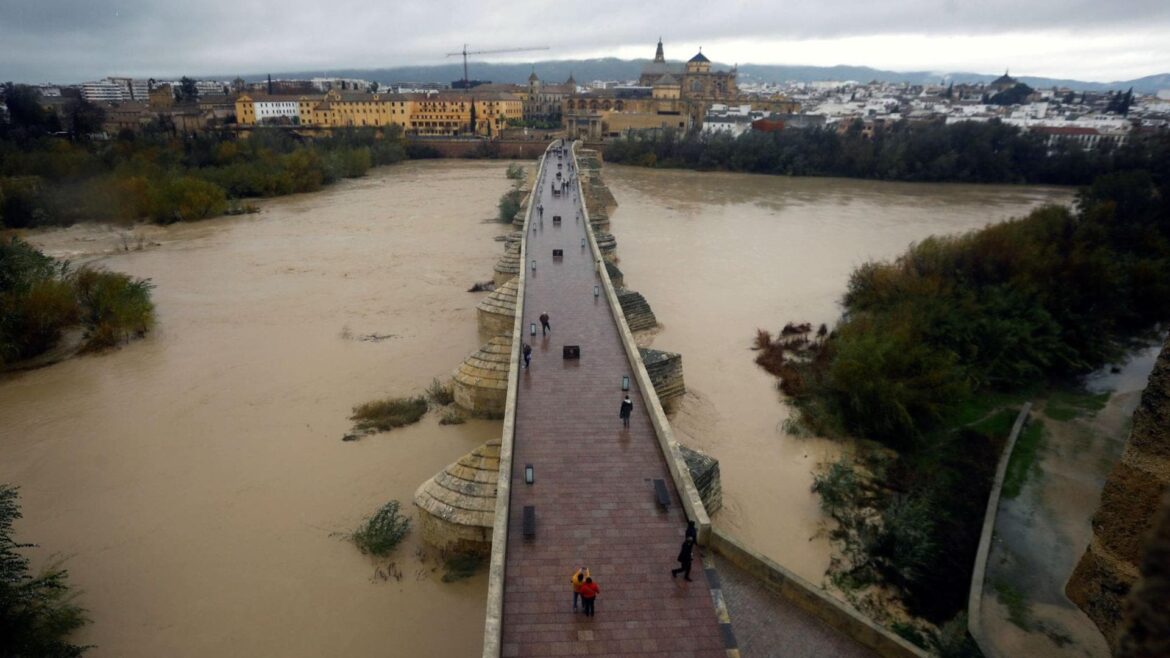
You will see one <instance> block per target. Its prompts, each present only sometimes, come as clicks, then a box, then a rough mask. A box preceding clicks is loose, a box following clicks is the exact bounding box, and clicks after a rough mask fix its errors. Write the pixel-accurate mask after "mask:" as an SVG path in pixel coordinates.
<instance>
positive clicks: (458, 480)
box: [414, 439, 500, 555]
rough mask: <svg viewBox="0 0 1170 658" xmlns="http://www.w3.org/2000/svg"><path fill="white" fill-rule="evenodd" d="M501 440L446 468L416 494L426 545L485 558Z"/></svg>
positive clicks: (488, 548)
mask: <svg viewBox="0 0 1170 658" xmlns="http://www.w3.org/2000/svg"><path fill="white" fill-rule="evenodd" d="M499 476H500V439H492V440H491V441H488V442H487V443H485V444H483V445H481V446H480V447H478V448H476V449H475V450H472V451H471V452H469V453H467V454H466V455H464V456H463V457H460V458H459V460H458V461H456V462H454V463H453V464H450V465H448V466H447V468H445V469H443V470H442V471H440V472H439V473H437V474H436V475H435V476H434V477H433V478H431V479H429V480H427V481H426V482H424V483H422V485H421V486H420V487H419V488H418V490H416V491H415V492H414V505H415V507H416V508H418V525H419V532H420V533H421V535H422V538H423V541H425V542H427V543H428V544H430V545H431V546H434V547H436V548H438V549H440V550H443V551H453V552H459V553H475V554H478V555H487V554H488V553H490V552H491V546H492V525H493V523H494V522H495V509H496V482H497V480H499Z"/></svg>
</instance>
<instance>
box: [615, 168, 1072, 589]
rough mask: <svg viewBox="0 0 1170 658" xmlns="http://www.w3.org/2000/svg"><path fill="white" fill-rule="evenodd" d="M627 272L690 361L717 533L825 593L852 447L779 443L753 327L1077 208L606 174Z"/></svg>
mask: <svg viewBox="0 0 1170 658" xmlns="http://www.w3.org/2000/svg"><path fill="white" fill-rule="evenodd" d="M604 175H605V177H606V180H607V181H608V183H609V185H610V188H611V190H612V192H613V193H614V196H615V197H616V198H617V200H618V203H619V207H618V210H617V211H616V212H615V213H614V215H613V225H612V230H613V233H614V235H616V236H617V241H618V254H619V255H620V256H621V262H620V263H618V267H620V268H621V270H622V272H623V274H624V275H625V283H626V286H627V287H629V288H631V289H633V290H637V291H639V292H641V293H642V294H643V295H645V297H646V300H647V301H648V302H650V305H651V306H652V307H653V309H654V312H655V315H656V316H657V318H658V321H659V323H660V324H661V325H662V327H661V330H660V331H659V333H658V334H657V335H656V336H654V339H653V346H654V347H655V348H657V349H663V350H668V351H672V352H680V353H681V354H682V355H683V371H684V377H685V379H686V383H687V389H688V394H687V396H686V397H685V398H684V399H683V400H682V402H681V403H680V404H679V405H678V408H677V409H676V410H675V412H674V413H672V414H671V421H672V423H671V424H672V426H673V428H674V430H675V434H676V435H677V437H678V439H679V440H680V441H682V442H683V443H685V444H687V445H690V446H691V447H694V448H698V449H700V450H703V451H704V452H707V453H709V454H711V455H712V456H714V457H716V458H717V459H718V460H719V462H720V471H721V474H722V481H723V505H724V509H723V510H722V511H720V512H718V513H717V514H715V516H714V518H713V523H714V524H715V525H716V526H717V527H720V528H722V529H723V530H725V531H727V532H728V533H729V534H731V535H733V536H735V537H738V538H740V539H742V540H743V541H744V542H746V543H747V545H748V546H751V547H752V548H754V549H756V550H758V551H760V552H761V553H763V554H765V555H767V556H768V557H770V558H772V559H774V560H776V561H777V562H779V563H780V564H782V565H784V566H786V567H788V568H789V569H792V570H793V571H795V572H796V573H798V574H800V575H801V576H803V577H804V578H806V579H808V580H810V581H812V582H814V583H820V582H821V581H822V580H823V576H824V572H825V569H826V567H828V564H829V558H830V556H831V550H830V546H829V544H828V540H827V538H826V536H825V534H826V533H825V529H824V527H823V521H824V517H823V516H822V514H821V512H820V508H819V506H818V499H817V498H816V496H814V495H812V494H811V493H810V491H809V487H810V486H811V485H812V472H813V469H815V468H816V467H817V465H818V464H820V463H824V462H827V461H832V460H835V459H836V458H837V457H838V456H840V455H841V454H842V452H843V450H845V449H846V448H845V447H844V446H842V445H840V444H837V443H833V442H830V441H827V440H823V439H817V438H801V437H793V436H790V435H789V434H788V433H787V432H785V431H784V421H785V420H786V419H787V418H788V415H789V414H788V409H787V408H786V407H785V406H784V405H783V404H781V402H780V400H781V396H780V393H779V391H777V390H776V379H775V378H774V377H772V376H771V375H769V374H768V373H766V372H764V371H763V370H762V369H761V368H759V367H758V366H756V365H755V363H754V358H755V352H752V351H751V350H750V347H751V343H752V340H753V339H754V338H755V332H756V329H757V328H762V329H769V330H771V332H772V334H773V335H776V334H778V333H779V330H780V328H781V327H782V326H784V323H785V322H787V321H789V320H792V321H797V322H805V321H807V322H812V323H813V326H814V327H815V326H817V325H819V324H820V323H822V322H824V323H828V324H829V326H830V327H831V326H832V323H833V322H834V321H835V320H836V318H837V317H838V316H839V315H840V307H839V306H838V303H837V302H838V300H839V299H840V298H841V295H842V293H843V292H844V291H845V286H846V283H847V282H848V278H849V272H850V271H851V270H852V269H853V268H854V267H856V266H857V265H860V264H862V263H864V262H866V261H867V260H870V259H883V258H892V257H894V256H897V255H898V254H900V253H901V252H902V251H904V250H905V249H906V247H907V245H909V244H910V243H911V242H914V241H918V240H921V239H923V238H925V237H927V236H929V235H931V234H945V233H958V232H963V231H967V230H971V229H976V228H979V227H981V226H983V225H984V224H987V223H990V222H995V221H1000V220H1004V219H1008V218H1010V217H1014V216H1020V215H1023V214H1026V213H1027V211H1028V210H1030V209H1031V208H1033V207H1035V206H1038V205H1040V204H1043V203H1046V202H1063V201H1067V200H1068V199H1069V198H1070V197H1071V195H1070V192H1069V191H1068V190H1064V189H1046V188H1026V187H1008V186H974V185H922V184H909V183H885V182H876V181H856V180H843V179H833V178H785V177H775V176H754V175H744V174H724V173H711V172H703V173H699V172H683V171H665V170H651V169H642V168H633V167H618V166H614V165H607V166H606V168H605V171H604Z"/></svg>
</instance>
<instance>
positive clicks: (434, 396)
mask: <svg viewBox="0 0 1170 658" xmlns="http://www.w3.org/2000/svg"><path fill="white" fill-rule="evenodd" d="M427 397H429V398H430V399H431V402H432V403H433V404H436V405H438V406H440V407H445V406H447V405H449V404H451V403H452V402H454V401H455V389H454V388H453V387H452V386H451V384H444V383H443V382H441V381H439V380H438V379H432V380H431V385H430V386H428V387H427Z"/></svg>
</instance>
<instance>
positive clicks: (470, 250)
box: [0, 162, 509, 657]
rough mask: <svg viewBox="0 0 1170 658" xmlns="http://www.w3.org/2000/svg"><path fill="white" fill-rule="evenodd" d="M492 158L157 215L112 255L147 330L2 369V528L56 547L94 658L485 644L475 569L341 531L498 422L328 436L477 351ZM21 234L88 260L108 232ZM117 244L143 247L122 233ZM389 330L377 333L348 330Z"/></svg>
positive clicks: (464, 650) (406, 495)
mask: <svg viewBox="0 0 1170 658" xmlns="http://www.w3.org/2000/svg"><path fill="white" fill-rule="evenodd" d="M505 166H506V163H466V162H423V163H409V164H404V165H401V166H396V167H392V168H383V169H378V170H374V171H372V172H371V173H370V175H369V176H368V177H367V178H364V179H361V180H357V181H351V182H345V183H342V184H340V185H337V186H334V187H331V188H329V189H328V190H326V191H323V192H319V193H317V194H312V195H301V196H296V197H288V198H282V199H274V200H270V201H266V202H264V203H263V204H262V205H263V209H264V210H263V212H261V213H260V214H257V215H250V216H245V217H237V218H222V219H217V220H212V221H207V222H201V223H198V224H193V225H186V226H173V227H169V228H158V227H147V228H146V229H145V234H146V236H147V242H150V241H154V242H158V243H160V246H157V247H151V248H147V249H146V250H144V251H141V252H131V253H127V254H122V255H114V256H110V257H107V258H104V259H103V260H102V263H103V264H105V265H107V266H108V267H110V268H111V269H115V270H119V271H123V272H127V273H130V274H133V275H135V276H139V277H150V278H151V279H153V280H154V282H155V284H156V285H157V288H156V289H155V291H154V298H155V302H156V305H157V308H158V329H157V330H156V331H155V332H153V333H152V334H151V335H150V336H148V337H147V338H146V339H145V340H142V341H138V342H135V343H132V344H131V345H129V346H127V347H125V348H124V349H121V350H118V351H116V352H112V353H108V354H103V355H100V356H86V357H79V358H75V359H72V360H69V361H66V362H63V363H59V364H57V365H53V366H50V367H47V368H44V369H41V370H36V371H31V372H24V373H17V374H12V375H7V376H4V377H3V378H2V379H0V454H2V455H3V458H2V459H0V482H7V483H12V484H17V485H19V486H20V487H21V492H22V503H23V510H24V515H25V519H24V520H23V521H21V522H19V524H18V526H17V533H18V535H17V536H18V538H20V539H22V540H25V541H35V542H37V543H38V544H40V545H41V546H43V547H44V548H43V549H41V550H37V551H34V552H33V556H34V558H35V559H36V563H37V564H42V563H43V562H44V560H45V559H46V558H47V557H48V553H49V552H56V553H59V554H62V555H65V556H67V557H68V561H67V563H66V566H67V567H68V569H69V571H70V577H71V580H72V582H73V583H74V584H75V585H76V586H77V587H79V588H80V589H81V590H83V591H84V593H83V594H82V596H81V599H80V602H81V603H82V604H83V605H84V606H85V607H86V608H88V609H89V611H90V616H91V617H92V619H93V623H92V624H91V625H90V626H88V627H87V628H86V630H85V631H84V632H83V633H82V634H81V636H80V637H79V638H78V640H79V641H81V642H83V643H93V644H96V645H97V649H95V650H94V651H93V652H92V654H91V655H93V656H95V657H103V656H117V657H124V656H152V657H153V656H327V655H338V656H342V655H344V656H384V655H402V656H406V655H416V656H418V655H445V656H468V655H473V654H478V653H479V651H480V646H481V643H482V634H483V614H484V601H485V598H486V589H487V587H486V582H487V581H486V576H484V575H482V574H481V575H480V576H478V577H476V578H474V579H472V580H470V581H465V582H459V583H454V584H444V583H441V582H439V576H441V571H440V572H432V571H430V570H431V568H433V567H434V560H433V559H431V560H429V561H428V562H427V563H423V562H421V561H420V560H419V559H418V558H417V557H416V555H415V551H416V549H417V548H418V546H419V544H418V542H417V539H416V538H415V536H414V533H412V535H411V536H410V538H409V539H408V540H407V542H406V543H405V544H404V545H403V546H400V547H399V548H398V549H397V551H396V553H395V555H394V556H393V558H392V561H394V562H395V563H396V565H395V566H396V567H397V569H398V570H399V571H400V572H401V573H402V578H401V580H397V579H395V578H391V579H390V580H382V579H380V578H378V577H377V576H376V575H375V569H376V568H378V567H381V568H383V569H384V570H385V569H386V566H385V565H386V562H387V561H386V560H377V561H375V560H372V559H370V558H367V557H365V556H363V555H361V554H360V553H359V552H358V551H357V549H355V548H354V547H353V545H352V544H350V543H349V542H348V541H346V540H344V539H343V538H341V537H339V536H336V535H335V533H341V532H346V531H350V530H352V529H353V528H355V527H356V526H357V525H358V523H359V521H360V520H361V519H362V518H363V517H364V516H366V515H368V514H370V513H372V512H373V511H375V510H376V509H377V508H378V507H379V506H380V505H382V504H383V503H385V502H386V501H388V500H390V499H397V500H399V501H401V502H402V504H403V506H404V507H403V509H404V511H406V512H407V513H408V514H410V515H411V516H412V517H413V516H414V514H415V512H414V508H413V505H411V502H410V501H411V498H412V495H413V493H414V490H415V488H416V487H418V485H419V484H421V483H422V482H423V481H424V480H426V479H427V478H429V477H430V476H432V475H434V474H435V473H436V472H438V471H439V470H441V469H442V468H443V467H444V466H445V465H446V464H447V463H449V462H451V461H454V460H456V459H458V458H459V457H460V456H461V455H462V454H464V453H466V452H467V451H469V450H471V449H473V448H474V447H475V446H477V445H478V444H480V443H482V442H483V441H485V440H487V439H489V438H493V437H498V436H499V427H500V425H499V423H498V422H482V421H479V422H468V423H467V424H465V425H458V426H444V427H440V426H439V425H438V422H437V419H436V418H435V414H430V415H428V416H427V417H426V418H424V419H423V421H422V422H421V423H420V424H418V425H415V426H412V427H408V428H405V429H398V430H395V431H393V432H390V433H387V434H379V435H376V436H371V437H367V438H365V439H363V440H361V441H359V442H351V443H343V442H342V441H341V440H340V439H341V437H342V435H343V434H345V433H346V431H347V430H348V429H349V426H350V423H349V422H348V420H347V416H348V415H349V412H350V408H351V407H352V406H353V405H355V404H357V403H360V402H365V401H367V400H370V399H374V398H378V397H384V396H391V395H401V394H408V393H418V392H421V390H422V389H423V388H424V387H425V386H426V385H427V384H429V383H430V382H431V379H432V378H433V377H448V376H449V375H450V372H451V371H452V370H453V369H454V368H455V367H456V366H457V365H458V364H459V362H460V361H461V360H462V359H463V358H464V357H465V356H467V355H468V354H470V353H471V352H472V351H474V350H475V349H476V348H477V347H478V339H477V337H476V320H475V305H476V303H477V302H478V301H479V299H480V298H481V295H478V294H471V293H467V292H465V291H466V290H467V288H468V287H469V286H470V285H471V283H472V282H474V281H483V280H487V279H490V278H491V274H492V266H493V265H494V264H495V261H496V259H497V258H498V256H499V253H500V251H501V247H500V243H497V242H493V241H492V237H493V236H495V235H498V234H500V233H502V232H505V231H506V229H505V227H502V226H501V225H499V224H495V223H484V222H483V220H484V219H485V218H489V217H491V216H492V215H494V214H495V205H496V202H497V200H498V199H499V196H500V195H501V194H502V193H503V192H504V191H505V190H506V189H507V188H508V184H509V181H508V180H507V179H506V178H505V177H504V168H505ZM32 240H33V241H34V242H36V243H38V244H41V245H43V246H44V247H45V248H46V249H47V250H48V251H49V252H50V253H53V254H54V255H67V256H71V257H73V258H75V259H80V260H85V259H87V258H89V257H90V256H91V255H92V254H94V253H97V252H101V251H104V250H108V249H113V248H115V247H116V246H120V244H121V242H120V240H119V239H118V238H117V237H116V235H115V234H114V233H112V232H111V231H110V230H108V229H103V228H99V227H92V226H89V227H84V226H83V227H75V228H72V229H68V230H64V231H56V232H51V233H47V234H42V235H39V236H32ZM130 242H131V244H136V242H135V241H134V240H131V241H130ZM370 334H379V335H383V336H385V335H389V336H390V337H389V338H386V339H385V340H381V341H378V342H374V341H363V340H360V337H362V336H368V335H370Z"/></svg>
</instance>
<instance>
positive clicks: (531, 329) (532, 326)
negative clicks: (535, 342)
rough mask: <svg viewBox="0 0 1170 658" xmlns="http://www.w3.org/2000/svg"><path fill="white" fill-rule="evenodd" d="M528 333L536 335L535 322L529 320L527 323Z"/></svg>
mask: <svg viewBox="0 0 1170 658" xmlns="http://www.w3.org/2000/svg"><path fill="white" fill-rule="evenodd" d="M528 333H529V335H531V336H535V335H536V323H535V322H531V323H529V324H528Z"/></svg>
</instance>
